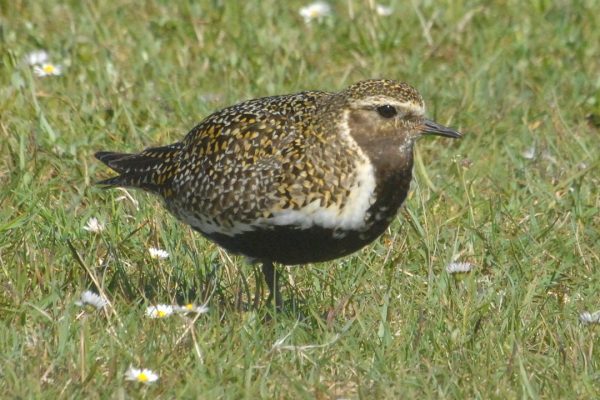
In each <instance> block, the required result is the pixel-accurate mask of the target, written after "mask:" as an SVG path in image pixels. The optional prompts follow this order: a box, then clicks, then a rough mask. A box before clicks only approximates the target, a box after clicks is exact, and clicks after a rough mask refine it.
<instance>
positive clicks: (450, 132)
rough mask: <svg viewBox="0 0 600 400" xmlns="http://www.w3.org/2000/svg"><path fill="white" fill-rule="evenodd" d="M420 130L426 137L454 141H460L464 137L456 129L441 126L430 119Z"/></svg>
mask: <svg viewBox="0 0 600 400" xmlns="http://www.w3.org/2000/svg"><path fill="white" fill-rule="evenodd" d="M420 128H421V133H422V134H424V135H436V136H445V137H449V138H453V139H458V138H460V137H462V134H461V133H460V132H457V131H455V130H454V129H450V128H447V127H445V126H444V125H440V124H438V123H437V122H433V121H431V120H428V119H426V120H425V122H423V124H422V125H421V126H420Z"/></svg>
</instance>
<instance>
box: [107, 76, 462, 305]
mask: <svg viewBox="0 0 600 400" xmlns="http://www.w3.org/2000/svg"><path fill="white" fill-rule="evenodd" d="M424 135H437V136H444V137H448V138H460V137H461V136H462V134H461V133H459V132H458V131H456V130H454V129H451V128H449V127H446V126H444V125H441V124H439V123H436V122H434V121H433V120H431V119H428V118H426V117H425V103H424V101H423V98H422V96H421V95H420V94H419V92H418V91H417V90H416V89H415V88H414V87H413V86H411V85H409V84H408V83H405V82H400V81H396V80H389V79H369V80H362V81H359V82H356V83H354V84H352V85H350V86H348V87H346V88H345V89H342V90H340V91H338V92H328V91H317V90H308V91H302V92H298V93H294V94H287V95H276V96H269V97H262V98H256V99H251V100H246V101H242V102H240V103H237V104H235V105H232V106H229V107H226V108H223V109H221V110H218V111H216V112H214V113H212V114H210V115H209V116H207V117H206V118H205V119H204V120H202V121H201V122H200V123H198V124H197V125H196V126H195V127H193V128H192V129H191V130H190V131H189V132H188V133H187V135H185V137H183V139H182V140H180V141H178V142H176V143H173V144H169V145H165V146H158V147H151V148H146V149H145V150H143V151H141V152H139V153H121V152H111V151H100V152H97V153H95V157H96V158H97V159H98V160H100V161H101V162H103V163H104V164H106V165H107V166H108V167H110V168H111V169H112V170H113V171H115V172H116V173H118V175H116V176H113V177H111V178H108V179H104V180H102V181H99V182H98V184H100V185H102V186H103V187H104V188H113V187H129V188H137V189H142V190H145V191H147V192H150V193H153V194H155V195H158V196H159V197H160V198H162V200H163V202H164V205H165V207H166V209H167V210H168V211H169V212H170V213H171V214H173V215H174V216H175V217H176V218H177V219H178V220H180V221H182V222H184V223H185V224H188V225H190V226H191V227H192V228H193V229H194V230H195V231H197V232H199V233H200V234H201V235H202V236H204V237H205V238H207V239H209V240H211V241H213V242H214V243H216V244H217V245H219V246H221V247H222V248H224V249H225V250H227V251H229V252H231V253H234V254H240V255H243V256H246V257H247V258H248V259H250V260H253V261H256V262H261V263H262V272H263V275H264V280H265V282H266V284H267V286H268V288H269V296H268V298H267V303H270V302H272V301H274V302H275V305H276V308H277V309H278V310H279V309H281V308H282V304H283V303H282V297H281V294H280V283H279V274H278V273H277V270H276V268H275V266H274V264H281V265H302V264H309V263H317V262H324V261H330V260H334V259H337V258H340V257H344V256H347V255H349V254H352V253H354V252H356V251H358V250H359V249H361V248H363V247H365V246H367V245H368V244H370V243H371V242H373V241H374V240H375V239H377V238H378V237H379V236H380V235H381V234H382V233H383V232H384V231H385V230H386V229H387V227H388V226H389V225H390V223H391V222H392V220H393V219H394V217H395V216H396V214H397V212H398V210H399V208H400V206H401V205H402V203H403V202H404V200H405V199H406V197H407V194H408V192H409V188H410V183H411V179H412V167H413V148H414V144H415V142H416V140H417V139H418V138H420V137H422V136H424Z"/></svg>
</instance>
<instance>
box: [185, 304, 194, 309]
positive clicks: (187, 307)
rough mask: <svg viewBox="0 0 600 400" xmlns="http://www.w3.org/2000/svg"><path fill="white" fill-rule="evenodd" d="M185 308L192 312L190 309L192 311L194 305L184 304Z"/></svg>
mask: <svg viewBox="0 0 600 400" xmlns="http://www.w3.org/2000/svg"><path fill="white" fill-rule="evenodd" d="M185 308H186V309H187V310H192V309H194V305H193V304H191V303H190V304H186V305H185Z"/></svg>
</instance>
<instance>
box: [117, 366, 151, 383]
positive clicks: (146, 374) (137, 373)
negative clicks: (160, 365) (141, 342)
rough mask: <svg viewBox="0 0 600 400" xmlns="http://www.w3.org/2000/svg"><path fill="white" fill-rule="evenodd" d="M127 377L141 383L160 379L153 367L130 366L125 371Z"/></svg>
mask: <svg viewBox="0 0 600 400" xmlns="http://www.w3.org/2000/svg"><path fill="white" fill-rule="evenodd" d="M125 379H126V380H128V381H136V382H141V383H146V384H150V383H152V382H156V381H157V380H158V374H157V373H156V372H154V371H152V370H151V369H147V368H144V369H138V368H133V367H129V369H128V370H127V372H125Z"/></svg>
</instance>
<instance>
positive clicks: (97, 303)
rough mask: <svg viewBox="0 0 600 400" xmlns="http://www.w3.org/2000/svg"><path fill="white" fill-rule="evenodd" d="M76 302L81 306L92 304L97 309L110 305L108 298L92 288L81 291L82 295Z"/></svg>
mask: <svg viewBox="0 0 600 400" xmlns="http://www.w3.org/2000/svg"><path fill="white" fill-rule="evenodd" d="M75 304H76V305H78V306H80V307H85V306H92V307H94V308H96V309H97V310H100V309H101V308H104V307H106V306H107V305H108V300H106V299H105V298H104V297H102V296H100V295H98V294H96V293H94V292H92V291H91V290H86V291H85V292H83V293H81V297H80V298H79V300H78V301H76V302H75Z"/></svg>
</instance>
